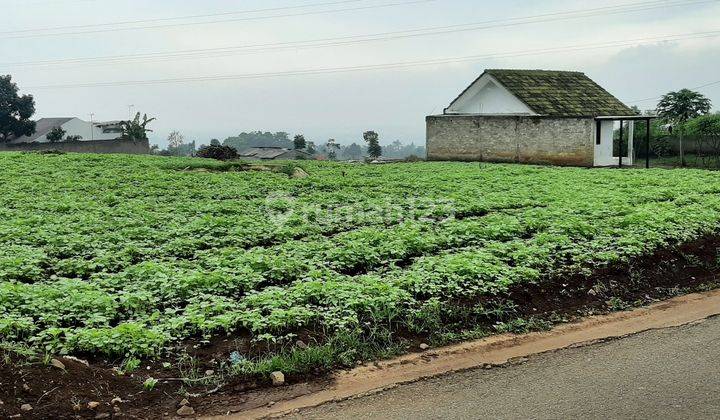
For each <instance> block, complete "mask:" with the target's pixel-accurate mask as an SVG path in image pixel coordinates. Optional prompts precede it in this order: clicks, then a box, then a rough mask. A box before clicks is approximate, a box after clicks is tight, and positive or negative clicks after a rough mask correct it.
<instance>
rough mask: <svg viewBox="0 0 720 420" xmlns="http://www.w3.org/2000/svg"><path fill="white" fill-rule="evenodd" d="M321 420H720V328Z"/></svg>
mask: <svg viewBox="0 0 720 420" xmlns="http://www.w3.org/2000/svg"><path fill="white" fill-rule="evenodd" d="M294 417H295V418H311V419H351V418H362V419H364V420H366V419H408V418H412V419H438V418H443V419H445V418H451V419H476V418H494V419H495V418H540V419H550V418H655V419H659V418H663V419H666V418H678V419H680V418H683V419H684V418H694V419H700V418H707V419H717V418H720V318H718V317H714V318H710V319H707V320H705V321H702V322H700V323H694V324H690V325H685V326H681V327H674V328H665V329H661V330H653V331H647V332H643V333H640V334H637V335H633V336H629V337H625V338H622V339H618V340H613V341H608V342H604V343H599V344H593V345H590V346H586V347H581V348H571V349H564V350H559V351H556V352H552V353H546V354H541V355H536V356H532V357H530V358H529V360H528V361H526V362H525V363H523V364H520V365H513V366H508V367H503V368H494V369H491V370H485V369H475V370H471V371H467V372H462V373H454V374H449V375H445V376H442V377H438V378H434V379H429V380H423V381H419V382H415V383H412V384H408V385H402V386H399V387H397V388H394V389H391V390H388V391H385V392H381V393H379V394H375V395H370V396H367V397H362V398H358V399H353V400H347V401H343V402H339V403H330V404H325V405H322V406H319V407H316V408H312V409H305V410H302V411H301V412H299V413H298V414H295V415H294Z"/></svg>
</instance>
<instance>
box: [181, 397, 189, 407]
mask: <svg viewBox="0 0 720 420" xmlns="http://www.w3.org/2000/svg"><path fill="white" fill-rule="evenodd" d="M186 405H190V401H188V400H187V398H183V400H182V401H180V406H181V407H184V406H186Z"/></svg>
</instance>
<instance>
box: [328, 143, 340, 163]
mask: <svg viewBox="0 0 720 420" xmlns="http://www.w3.org/2000/svg"><path fill="white" fill-rule="evenodd" d="M325 150H327V157H328V160H335V159H337V151H338V150H340V145H339V144H338V143H337V142H336V141H335V139H328V141H327V143H325Z"/></svg>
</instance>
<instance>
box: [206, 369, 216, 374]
mask: <svg viewBox="0 0 720 420" xmlns="http://www.w3.org/2000/svg"><path fill="white" fill-rule="evenodd" d="M214 374H215V371H214V370H212V369H208V370H206V371H205V376H213V375H214Z"/></svg>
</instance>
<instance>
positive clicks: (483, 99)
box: [445, 74, 535, 115]
mask: <svg viewBox="0 0 720 420" xmlns="http://www.w3.org/2000/svg"><path fill="white" fill-rule="evenodd" d="M445 113H447V114H490V115H496V114H525V115H533V114H535V112H533V110H532V109H530V108H529V107H528V106H527V105H525V104H524V103H523V102H522V101H521V100H519V99H518V98H517V97H516V96H515V95H513V94H512V93H510V92H509V91H508V90H507V89H506V88H505V87H504V86H503V85H502V84H500V82H498V81H496V80H495V78H494V77H492V76H490V75H489V74H486V75H483V77H481V78H480V79H478V80H476V81H475V82H474V83H473V84H472V85H471V86H470V87H469V88H468V89H467V90H466V91H465V92H464V93H463V94H462V95H461V96H460V97H459V98H458V99H457V100H456V101H454V102H453V103H452V104H451V105H450V106H449V107H448V109H447V110H446V111H445Z"/></svg>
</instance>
